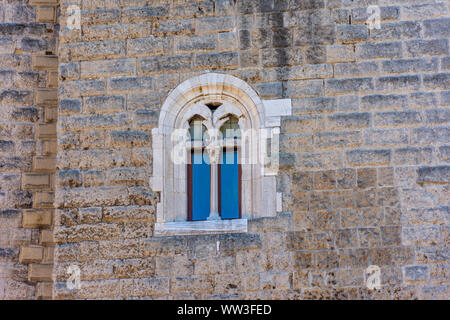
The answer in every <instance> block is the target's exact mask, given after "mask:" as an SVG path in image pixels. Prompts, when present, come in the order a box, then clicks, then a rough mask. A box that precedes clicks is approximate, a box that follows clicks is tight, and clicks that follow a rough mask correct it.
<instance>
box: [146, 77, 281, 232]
mask: <svg viewBox="0 0 450 320" xmlns="http://www.w3.org/2000/svg"><path fill="white" fill-rule="evenodd" d="M289 114H290V100H289V99H283V100H265V101H262V100H261V99H260V98H259V97H258V95H257V94H256V92H255V91H254V90H253V89H252V88H251V87H250V86H249V85H248V84H246V83H245V82H243V81H242V80H240V79H237V78H235V77H233V76H229V75H224V74H217V73H208V74H204V75H201V76H198V77H194V78H191V79H189V80H186V81H185V82H183V83H182V84H180V85H179V86H178V87H177V88H175V89H174V90H173V91H172V92H171V93H170V94H169V96H168V97H167V99H166V101H165V103H164V105H163V107H162V109H161V112H160V118H159V124H158V128H156V129H153V131H152V136H153V155H154V163H153V176H152V178H151V181H150V182H151V187H152V189H153V191H159V192H160V194H161V201H160V203H159V204H158V207H157V221H156V224H155V235H176V234H199V233H216V232H246V231H247V219H251V218H257V217H266V216H274V215H276V212H277V211H281V202H280V195H279V194H278V195H277V193H276V179H275V176H276V174H277V170H267V169H266V168H265V163H267V161H266V159H265V158H264V157H267V155H266V154H265V152H266V145H267V141H271V140H270V138H273V137H274V134H278V133H279V125H280V120H279V118H280V116H281V115H289ZM272 140H274V139H272Z"/></svg>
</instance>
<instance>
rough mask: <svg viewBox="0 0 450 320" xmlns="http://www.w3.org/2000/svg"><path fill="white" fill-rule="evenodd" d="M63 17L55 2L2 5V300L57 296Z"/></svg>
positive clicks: (5, 0) (11, 0)
mask: <svg viewBox="0 0 450 320" xmlns="http://www.w3.org/2000/svg"><path fill="white" fill-rule="evenodd" d="M56 11H57V1H55V0H45V1H43V0H30V1H22V0H2V1H0V299H34V298H49V297H51V292H52V284H51V279H52V261H53V245H52V244H51V242H52V232H51V230H50V229H51V226H52V211H51V209H50V208H52V207H53V197H54V195H53V192H52V190H51V189H52V185H53V183H52V179H53V178H52V174H51V173H50V172H54V170H55V154H56V126H55V117H56V105H57V85H58V76H57V67H58V61H57V57H56V56H55V53H56V48H57V24H56ZM41 281H47V282H44V283H42V282H41Z"/></svg>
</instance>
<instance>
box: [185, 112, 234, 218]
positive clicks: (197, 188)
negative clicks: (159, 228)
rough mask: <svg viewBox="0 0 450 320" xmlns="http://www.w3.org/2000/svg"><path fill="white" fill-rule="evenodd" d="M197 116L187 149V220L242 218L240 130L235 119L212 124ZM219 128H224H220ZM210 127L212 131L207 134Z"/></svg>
mask: <svg viewBox="0 0 450 320" xmlns="http://www.w3.org/2000/svg"><path fill="white" fill-rule="evenodd" d="M210 110H211V118H210V119H204V118H203V117H201V116H199V115H196V116H194V117H193V118H191V120H190V121H189V136H190V143H189V144H188V146H187V149H188V150H187V153H188V164H187V185H188V188H187V189H188V220H189V221H199V220H214V219H216V220H217V219H238V218H240V217H241V176H242V168H241V161H240V154H241V150H240V149H241V148H240V147H241V141H240V137H241V130H240V127H239V120H238V118H237V117H236V116H234V115H226V116H223V117H222V118H220V119H217V120H218V121H217V123H212V122H211V119H212V118H213V117H212V115H213V114H214V111H215V110H216V109H215V108H211V107H210ZM217 125H221V126H220V128H217V127H216V126H217ZM207 127H210V130H208V128H207Z"/></svg>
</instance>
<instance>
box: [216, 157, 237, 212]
mask: <svg viewBox="0 0 450 320" xmlns="http://www.w3.org/2000/svg"><path fill="white" fill-rule="evenodd" d="M239 179H240V177H239V164H238V153H237V151H232V152H223V153H222V161H221V164H220V215H221V217H222V219H237V218H239V193H240V188H239V185H240V183H239Z"/></svg>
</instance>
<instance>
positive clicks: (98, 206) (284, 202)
mask: <svg viewBox="0 0 450 320" xmlns="http://www.w3.org/2000/svg"><path fill="white" fill-rule="evenodd" d="M25 2H26V1H25ZM25 2H24V1H22V0H8V1H3V2H2V3H0V299H18V298H19V299H24V298H27V299H32V298H38V299H41V298H52V295H53V294H54V298H57V299H105V298H111V299H155V298H156V299H186V298H189V299H226V298H233V299H234V298H237V299H413V298H420V299H427V298H440V299H448V285H447V284H446V281H447V280H448V275H447V273H448V270H447V269H448V268H447V267H446V263H447V262H448V260H449V256H450V252H449V249H448V241H447V239H448V237H449V230H450V228H449V226H448V218H447V217H448V198H449V196H450V187H449V183H450V181H449V180H450V177H449V170H448V165H449V157H450V156H449V155H450V146H449V142H448V141H450V140H449V139H450V127H449V117H450V115H449V112H448V108H447V107H448V106H449V105H450V91H449V89H448V88H449V81H448V79H449V70H450V59H449V43H448V37H449V21H450V20H449V18H448V15H449V7H448V5H447V3H446V2H443V1H434V2H433V1H427V0H409V1H394V2H392V1H391V2H390V3H387V2H386V1H381V2H380V1H378V2H377V3H376V1H375V2H373V1H359V0H358V1H350V0H329V1H323V0H320V1H309V0H308V1H288V0H286V1H284V0H283V1H279V0H268V1H259V0H250V1H242V0H238V1H232V0H216V1H203V0H201V1H191V0H189V1H184V2H180V1H178V2H177V1H175V2H174V3H169V2H170V1H166V0H157V1H156V0H155V1H141V0H135V1H119V0H108V1H104V0H93V1H87V0H85V1H82V0H81V1H75V2H76V3H72V2H73V1H72V2H70V1H68V0H61V1H60V2H57V1H56V0H30V1H28V2H27V3H25ZM172 2H173V1H172ZM71 4H75V5H80V7H81V9H82V19H81V29H77V28H74V29H73V28H69V25H68V21H67V19H66V17H67V13H66V12H64V10H63V9H64V8H65V7H67V6H68V5H71ZM58 5H59V6H58ZM369 5H378V6H379V9H380V15H381V16H380V18H381V21H380V22H381V23H380V28H379V29H377V28H370V27H371V26H370V24H369V22H368V18H369V16H370V13H369V12H368V10H367V9H368V6H369ZM59 7H60V8H61V10H56V9H57V8H59ZM59 11H61V12H59ZM56 13H59V14H60V16H59V17H56ZM55 21H58V23H60V24H61V27H59V26H58V25H57V24H56V23H55ZM43 22H45V23H43ZM58 38H59V39H58ZM57 45H58V46H59V48H58V50H57ZM212 70H215V72H217V73H223V74H230V75H234V76H237V77H238V78H240V79H242V80H244V81H246V82H247V83H248V84H249V85H250V87H252V88H253V89H254V90H255V91H256V93H257V95H259V98H261V99H279V98H284V99H292V115H291V116H283V117H281V126H280V132H281V133H280V150H279V171H278V175H277V176H276V178H275V181H276V184H275V185H274V189H276V191H277V192H279V194H277V196H279V197H280V198H279V199H281V203H278V204H277V207H278V206H279V207H280V208H279V209H280V210H281V211H282V212H279V213H277V214H276V216H274V217H270V218H258V219H255V218H249V219H248V231H247V233H236V234H208V235H201V236H200V235H197V236H195V235H191V236H165V237H160V236H158V237H155V236H154V229H155V222H156V221H157V219H158V212H159V211H158V210H160V208H159V209H158V206H160V205H161V204H160V202H161V201H171V200H170V197H171V195H167V194H166V193H165V192H155V191H154V190H153V189H152V188H154V186H155V184H154V183H155V181H151V180H150V176H152V175H154V174H155V173H157V174H158V170H159V167H160V165H161V163H160V159H153V152H154V149H155V150H158V149H160V148H161V145H160V143H159V141H153V139H152V130H153V129H154V128H156V127H157V126H158V121H159V118H160V116H161V115H163V114H162V113H161V110H162V105H163V103H164V102H165V100H166V98H167V96H168V95H169V93H170V92H172V90H174V89H175V87H177V86H178V85H179V84H180V83H182V82H183V81H184V80H188V79H191V78H192V77H194V76H197V75H200V74H205V73H206V74H207V72H209V71H212ZM185 85H186V86H187V87H188V86H191V85H194V84H193V83H191V82H186V84H185ZM198 90H199V91H201V95H202V96H203V95H204V96H206V95H207V94H208V93H209V92H210V90H213V88H211V87H210V86H204V87H202V88H199V89H198ZM232 92H234V91H232ZM247 93H248V94H250V92H247ZM234 95H235V94H234V93H233V94H231V95H230V96H227V97H226V99H227V101H230V102H231V101H234V98H235V97H234ZM240 98H242V97H240ZM214 99H215V98H214ZM214 99H213V100H214ZM250 100H252V101H253V102H256V103H257V101H258V99H257V97H256V96H254V95H253V94H250V95H249V96H248V97H246V98H244V99H241V100H240V102H239V103H243V104H246V103H249V102H250ZM211 102H214V101H211ZM169 103H172V104H173V103H176V101H169ZM56 104H57V105H58V107H57V108H56ZM256 109H257V108H256ZM256 109H254V110H256ZM169 116H173V117H175V116H177V115H176V114H173V115H169ZM245 116H246V115H244V117H245ZM259 120H260V122H261V123H259V124H262V123H263V122H264V121H266V122H270V121H272V119H263V118H261V119H259ZM156 154H157V151H156ZM166 160H167V161H169V159H165V161H166ZM163 166H164V164H163ZM55 167H56V168H55ZM55 169H57V171H56V173H53V172H54V171H55ZM167 172H169V171H167ZM167 172H166V173H165V174H167ZM266 178H269V177H267V176H266V177H264V178H263V179H266ZM156 184H157V183H156ZM177 188H179V189H180V190H182V189H183V188H185V184H184V182H183V181H180V182H179V185H178V186H177ZM53 189H56V190H53ZM155 190H156V188H155ZM168 199H169V200H168ZM262 200H266V199H265V197H264V199H262ZM242 201H249V199H247V198H244V199H242ZM258 201H259V200H258ZM267 204H268V205H271V203H267ZM179 205H180V208H181V206H183V205H184V204H183V203H181V202H180V204H179ZM55 207H56V209H55ZM253 211H258V206H255V209H254V210H253ZM253 211H252V212H251V214H252V215H255V216H257V215H258V212H253ZM245 214H246V213H245V212H244V215H245ZM53 246H56V248H55V255H54V258H53ZM53 262H54V266H52V265H51V263H53ZM27 264H28V265H27ZM72 264H74V265H78V266H79V267H80V268H81V271H82V288H81V290H75V291H74V290H68V289H67V288H66V283H65V280H66V279H67V278H68V274H67V268H68V267H69V266H70V265H72ZM373 264H374V265H378V266H380V267H381V273H382V279H381V280H382V288H381V289H380V290H373V291H370V290H368V289H367V288H366V283H365V280H366V278H367V274H366V273H365V269H366V268H367V267H368V266H369V265H373ZM52 273H53V274H52ZM53 276H55V277H54V278H53ZM29 280H30V281H29ZM52 281H55V282H54V283H53V282H52ZM53 289H54V290H53Z"/></svg>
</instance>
